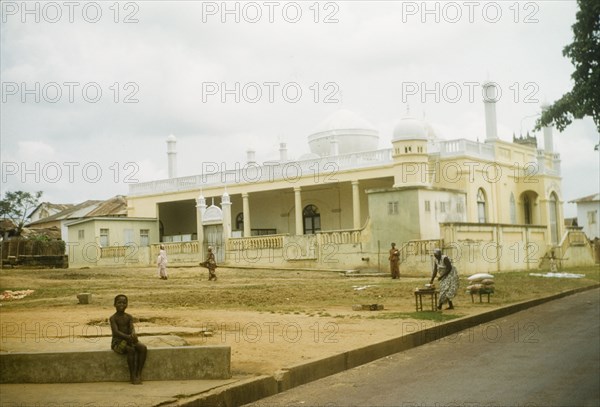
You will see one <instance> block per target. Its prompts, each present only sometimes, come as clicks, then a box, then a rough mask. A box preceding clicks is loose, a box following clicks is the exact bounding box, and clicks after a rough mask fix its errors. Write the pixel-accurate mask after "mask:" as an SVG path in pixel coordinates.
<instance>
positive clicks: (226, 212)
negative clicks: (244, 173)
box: [221, 192, 231, 239]
mask: <svg viewBox="0 0 600 407" xmlns="http://www.w3.org/2000/svg"><path fill="white" fill-rule="evenodd" d="M221 210H222V211H223V239H229V238H230V237H231V200H230V199H229V194H228V193H227V192H225V193H224V194H223V196H222V197H221Z"/></svg>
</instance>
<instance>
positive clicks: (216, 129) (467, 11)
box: [0, 1, 600, 216]
mask: <svg viewBox="0 0 600 407" xmlns="http://www.w3.org/2000/svg"><path fill="white" fill-rule="evenodd" d="M576 11H577V5H576V3H575V1H532V2H513V1H510V2H477V1H473V2H462V1H459V2H433V1H431V2H426V3H424V2H421V1H418V2H410V1H404V2H402V1H397V2H395V1H381V2H377V1H368V2H367V1H336V2H319V3H316V2H313V1H310V2H285V1H283V2H279V1H273V2H227V4H226V6H224V3H223V2H220V1H219V2H200V1H182V2H176V1H169V2H166V1H164V2H162V1H152V2H149V1H148V2H144V1H136V2H120V3H114V2H77V1H75V2H71V3H68V2H67V4H65V3H64V2H52V3H43V2H28V3H23V2H21V1H18V2H11V1H4V2H2V28H1V36H2V38H1V55H0V56H1V81H2V104H1V109H2V110H1V136H2V138H1V157H0V158H1V160H2V192H5V191H7V190H27V191H36V190H41V191H44V196H43V200H45V201H50V202H54V203H78V202H81V201H84V200H86V199H108V198H110V197H112V196H114V195H117V194H124V195H126V194H127V193H128V187H129V183H132V182H144V181H150V180H156V179H163V178H166V177H167V155H166V138H167V136H168V135H169V134H174V135H175V136H176V137H177V151H178V156H177V160H178V175H179V176H185V175H194V174H199V173H200V172H201V170H202V166H203V163H218V164H219V165H223V166H225V167H226V168H233V167H234V165H235V164H234V163H236V162H241V163H244V162H245V157H246V150H247V149H248V148H252V149H254V150H256V159H257V161H258V162H263V161H266V160H271V159H276V158H277V156H278V151H277V150H278V144H279V142H280V141H285V142H287V144H288V147H289V153H288V155H289V156H290V158H298V157H300V156H301V155H302V154H305V153H308V152H309V149H308V144H307V142H306V139H307V136H308V135H310V134H311V132H312V131H313V129H315V128H316V127H317V126H318V124H319V123H320V122H322V121H323V120H324V119H325V118H326V117H327V116H328V115H329V114H331V113H332V112H334V111H336V110H337V109H340V108H344V109H349V110H352V111H354V112H356V113H357V114H359V115H360V116H362V117H364V118H365V119H366V120H368V121H369V122H371V123H372V124H373V125H374V126H375V127H376V128H377V129H379V132H380V141H379V148H389V147H391V144H390V140H391V134H392V131H393V128H394V125H395V124H396V123H397V122H398V121H399V120H400V118H401V117H402V116H403V115H404V114H405V112H406V110H407V106H409V108H410V113H411V114H412V115H413V116H416V117H419V118H425V120H426V121H428V122H429V123H430V124H431V126H432V127H433V128H434V130H435V131H436V134H437V135H438V137H440V138H442V139H453V138H467V139H470V140H478V139H479V140H481V141H483V140H484V138H485V122H484V114H483V113H484V107H483V103H482V94H481V87H480V86H479V85H478V84H480V83H482V82H483V81H485V80H486V79H489V80H492V81H494V82H496V83H497V84H498V86H499V88H500V90H501V92H502V93H501V96H500V100H499V102H498V103H497V118H498V134H499V137H500V138H501V139H503V140H507V141H509V140H511V139H512V135H513V133H516V134H517V135H519V134H520V133H523V134H525V133H526V132H527V131H528V130H530V129H531V128H532V127H533V123H534V121H535V117H533V116H534V115H536V114H537V113H539V110H540V105H541V104H542V103H543V102H544V101H546V102H552V101H554V100H556V99H558V98H559V97H560V96H561V95H562V94H564V93H565V92H566V91H568V90H570V88H571V87H572V82H571V80H570V75H571V73H572V71H573V68H572V65H571V63H570V61H569V60H568V59H566V58H565V57H563V56H562V49H563V47H564V46H565V45H567V44H568V43H570V42H571V40H572V31H571V25H572V24H573V23H574V22H575V13H576ZM236 20H237V21H236ZM236 86H237V90H236ZM258 92H260V93H258ZM236 98H237V99H238V100H236ZM597 143H598V132H597V131H596V129H595V126H594V124H593V122H592V120H591V119H585V120H581V121H577V122H576V123H574V124H573V125H572V126H571V127H569V128H568V129H567V130H566V131H565V132H564V133H558V132H557V131H555V146H556V149H557V151H559V152H560V154H561V159H562V171H563V184H562V188H563V189H562V192H563V194H562V198H563V200H564V201H565V215H566V216H575V206H574V205H572V204H567V203H566V202H567V201H569V200H572V199H576V198H579V197H582V196H585V195H590V194H593V193H596V192H598V190H599V185H600V180H599V173H600V169H599V162H600V155H599V154H600V152H597V151H596V152H595V151H594V145H595V144H597ZM542 145H543V144H540V146H542Z"/></svg>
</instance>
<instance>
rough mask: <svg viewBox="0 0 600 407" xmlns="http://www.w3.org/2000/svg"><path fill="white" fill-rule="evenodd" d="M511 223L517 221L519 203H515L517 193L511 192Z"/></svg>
mask: <svg viewBox="0 0 600 407" xmlns="http://www.w3.org/2000/svg"><path fill="white" fill-rule="evenodd" d="M510 223H512V224H513V225H515V224H516V223H517V204H516V203H515V195H514V194H513V193H512V192H511V193H510Z"/></svg>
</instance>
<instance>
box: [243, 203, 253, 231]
mask: <svg viewBox="0 0 600 407" xmlns="http://www.w3.org/2000/svg"><path fill="white" fill-rule="evenodd" d="M242 210H243V213H244V237H250V236H251V234H252V233H251V228H250V202H249V200H248V194H247V193H243V194H242Z"/></svg>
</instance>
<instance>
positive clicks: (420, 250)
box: [400, 239, 443, 261]
mask: <svg viewBox="0 0 600 407" xmlns="http://www.w3.org/2000/svg"><path fill="white" fill-rule="evenodd" d="M442 246H443V241H442V240H441V239H428V240H409V241H408V242H405V243H403V244H402V246H401V247H400V261H404V260H406V259H407V258H408V257H409V256H420V257H426V256H429V255H432V254H433V250H434V249H441V248H442Z"/></svg>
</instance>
